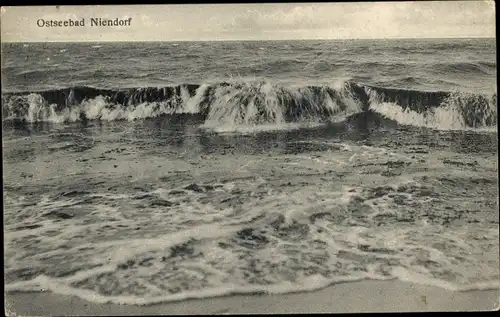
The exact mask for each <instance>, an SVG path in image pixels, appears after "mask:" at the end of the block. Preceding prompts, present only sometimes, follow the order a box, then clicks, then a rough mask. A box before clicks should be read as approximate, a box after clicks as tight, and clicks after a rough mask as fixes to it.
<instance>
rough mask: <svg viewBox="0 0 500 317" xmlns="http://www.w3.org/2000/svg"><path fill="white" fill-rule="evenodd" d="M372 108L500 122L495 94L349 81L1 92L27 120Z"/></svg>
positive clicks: (11, 112)
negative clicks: (377, 85) (319, 83)
mask: <svg viewBox="0 0 500 317" xmlns="http://www.w3.org/2000/svg"><path fill="white" fill-rule="evenodd" d="M407 80H410V81H413V80H414V79H413V78H407ZM368 110H372V111H375V112H378V113H380V114H382V115H383V116H386V117H388V118H389V119H392V120H395V121H397V122H398V123H399V124H403V125H417V126H425V127H430V128H436V129H468V128H485V127H486V128H487V127H490V128H491V127H496V124H497V121H496V113H497V109H496V94H493V95H490V96H487V95H481V94H470V93H462V92H444V91H417V90H405V89H394V88H381V87H375V86H368V85H361V84H357V83H354V82H350V81H341V82H339V83H335V84H333V85H330V86H328V85H316V86H315V85H309V86H299V87H296V86H293V87H292V86H285V85H278V84H272V83H269V82H265V81H249V82H221V83H216V84H202V85H198V84H182V85H176V86H168V87H160V88H157V87H145V88H142V87H141V88H124V89H99V88H93V87H73V88H65V89H56V90H45V91H32V92H17V93H3V94H2V118H3V120H4V121H9V120H17V121H22V122H28V123H30V122H55V123H61V122H75V121H85V120H101V121H114V120H129V121H133V120H139V119H145V118H152V117H158V116H162V115H172V114H181V113H184V114H186V113H187V114H199V115H201V116H202V117H203V118H204V121H205V124H204V125H205V126H210V127H218V128H220V127H231V126H232V127H238V126H252V125H267V126H272V125H277V126H278V125H284V124H288V123H328V122H331V121H332V120H338V118H339V116H344V117H348V116H349V115H353V114H356V113H359V112H363V111H368ZM222 130H227V129H225V128H222Z"/></svg>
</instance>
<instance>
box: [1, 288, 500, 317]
mask: <svg viewBox="0 0 500 317" xmlns="http://www.w3.org/2000/svg"><path fill="white" fill-rule="evenodd" d="M5 297H6V299H5V307H6V310H5V313H6V316H14V315H16V316H18V315H21V316H42V315H44V316H45V315H59V316H62V315H87V316H89V315H90V316H92V315H94V316H95V315H145V314H146V315H161V314H168V315H176V314H263V313H312V312H318V313H321V312H322V313H326V312H332V313H348V312H413V311H489V310H498V308H499V300H500V290H476V291H466V292H455V291H448V290H445V289H442V288H438V287H434V286H427V285H420V284H413V283H408V282H402V281H398V280H389V281H373V280H370V281H368V280H364V281H357V282H349V283H339V284H334V285H332V286H329V287H326V288H324V289H321V290H317V291H312V292H302V293H288V294H278V295H233V296H224V297H214V298H206V299H191V300H183V301H178V302H166V303H160V304H153V305H147V306H134V305H117V304H97V303H91V302H87V301H84V300H82V299H79V298H77V297H73V296H61V295H58V294H53V293H48V292H47V293H34V292H12V293H7V294H5ZM361 302H362V303H363V305H360V303H361Z"/></svg>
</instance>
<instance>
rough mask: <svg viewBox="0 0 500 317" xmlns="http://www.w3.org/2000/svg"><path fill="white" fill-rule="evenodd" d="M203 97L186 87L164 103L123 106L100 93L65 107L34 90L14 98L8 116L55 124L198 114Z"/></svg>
mask: <svg viewBox="0 0 500 317" xmlns="http://www.w3.org/2000/svg"><path fill="white" fill-rule="evenodd" d="M199 98H200V96H198V95H196V96H194V97H193V98H191V97H190V95H189V93H188V92H187V90H186V89H185V88H183V87H182V88H181V94H180V98H172V99H169V100H165V101H162V102H141V103H137V104H132V103H129V104H126V105H121V104H115V103H111V102H109V100H108V98H106V97H103V96H97V97H95V98H92V99H87V100H84V101H82V102H81V103H80V104H75V105H71V106H70V107H64V108H62V107H60V106H58V105H56V104H50V105H49V104H47V102H46V100H45V99H44V98H43V97H42V96H41V95H39V94H35V93H32V94H29V95H26V96H17V97H16V99H15V100H12V101H10V103H11V105H10V107H9V109H7V112H9V113H8V114H7V118H13V119H24V120H26V121H28V122H42V121H45V122H53V123H63V122H75V121H79V120H82V119H83V118H85V119H88V120H94V119H98V120H104V121H114V120H128V121H133V120H136V119H144V118H150V117H157V116H159V115H164V114H173V113H176V112H188V113H195V112H197V111H198V108H197V103H198V99H199Z"/></svg>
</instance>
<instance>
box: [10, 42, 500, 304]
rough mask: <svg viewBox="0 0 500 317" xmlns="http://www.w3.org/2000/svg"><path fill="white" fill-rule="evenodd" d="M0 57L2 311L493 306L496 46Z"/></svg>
mask: <svg viewBox="0 0 500 317" xmlns="http://www.w3.org/2000/svg"><path fill="white" fill-rule="evenodd" d="M1 49H2V143H3V164H4V165H3V173H4V178H3V184H4V187H3V188H4V196H3V198H4V247H5V254H4V270H5V272H4V277H5V289H6V291H8V292H15V291H32V292H44V291H46V292H53V293H56V294H62V295H73V296H77V297H80V298H82V299H85V300H88V301H91V302H96V303H117V304H128V305H147V304H153V303H160V302H168V301H179V300H185V299H190V298H209V297H214V296H223V295H231V294H260V295H265V294H277V293H290V292H309V291H314V290H317V289H320V288H324V287H327V286H329V285H332V284H336V283H349V282H352V281H359V280H392V279H398V280H401V281H407V282H411V283H418V284H425V285H433V286H437V287H441V288H444V289H447V290H452V291H457V292H458V291H468V290H483V289H498V288H499V287H500V272H499V270H500V269H499V267H500V266H499V258H500V257H499V225H498V220H499V213H498V156H497V155H498V130H497V92H496V86H497V82H496V77H497V71H496V67H497V65H496V39H494V38H480V39H408V40H406V39H392V40H328V41H326V40H321V41H320V40H303V41H302V40H301V41H225V42H224V41H218V42H99V43H67V42H65V43H62V42H61V43H2V48H1Z"/></svg>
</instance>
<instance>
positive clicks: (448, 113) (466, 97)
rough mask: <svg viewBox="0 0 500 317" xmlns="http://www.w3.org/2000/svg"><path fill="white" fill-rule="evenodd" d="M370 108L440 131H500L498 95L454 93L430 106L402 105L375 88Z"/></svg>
mask: <svg viewBox="0 0 500 317" xmlns="http://www.w3.org/2000/svg"><path fill="white" fill-rule="evenodd" d="M369 108H370V109H371V110H373V111H375V112H377V113H380V114H381V115H383V116H384V117H386V118H388V119H391V120H395V121H397V122H398V123H400V124H403V125H413V126H419V127H426V128H432V129H438V130H470V129H483V130H484V129H485V130H488V131H489V130H496V124H497V119H496V116H497V109H496V98H495V97H494V96H492V97H491V98H490V99H489V100H488V99H487V98H485V97H483V96H478V95H472V94H465V93H452V94H450V95H449V96H448V97H446V98H444V99H443V100H442V101H441V103H440V104H439V106H436V107H428V108H426V109H423V110H422V109H420V111H419V109H416V108H413V109H412V107H401V105H399V104H397V103H394V102H383V101H381V98H380V96H379V95H378V94H377V93H376V92H375V91H370V106H369Z"/></svg>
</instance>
